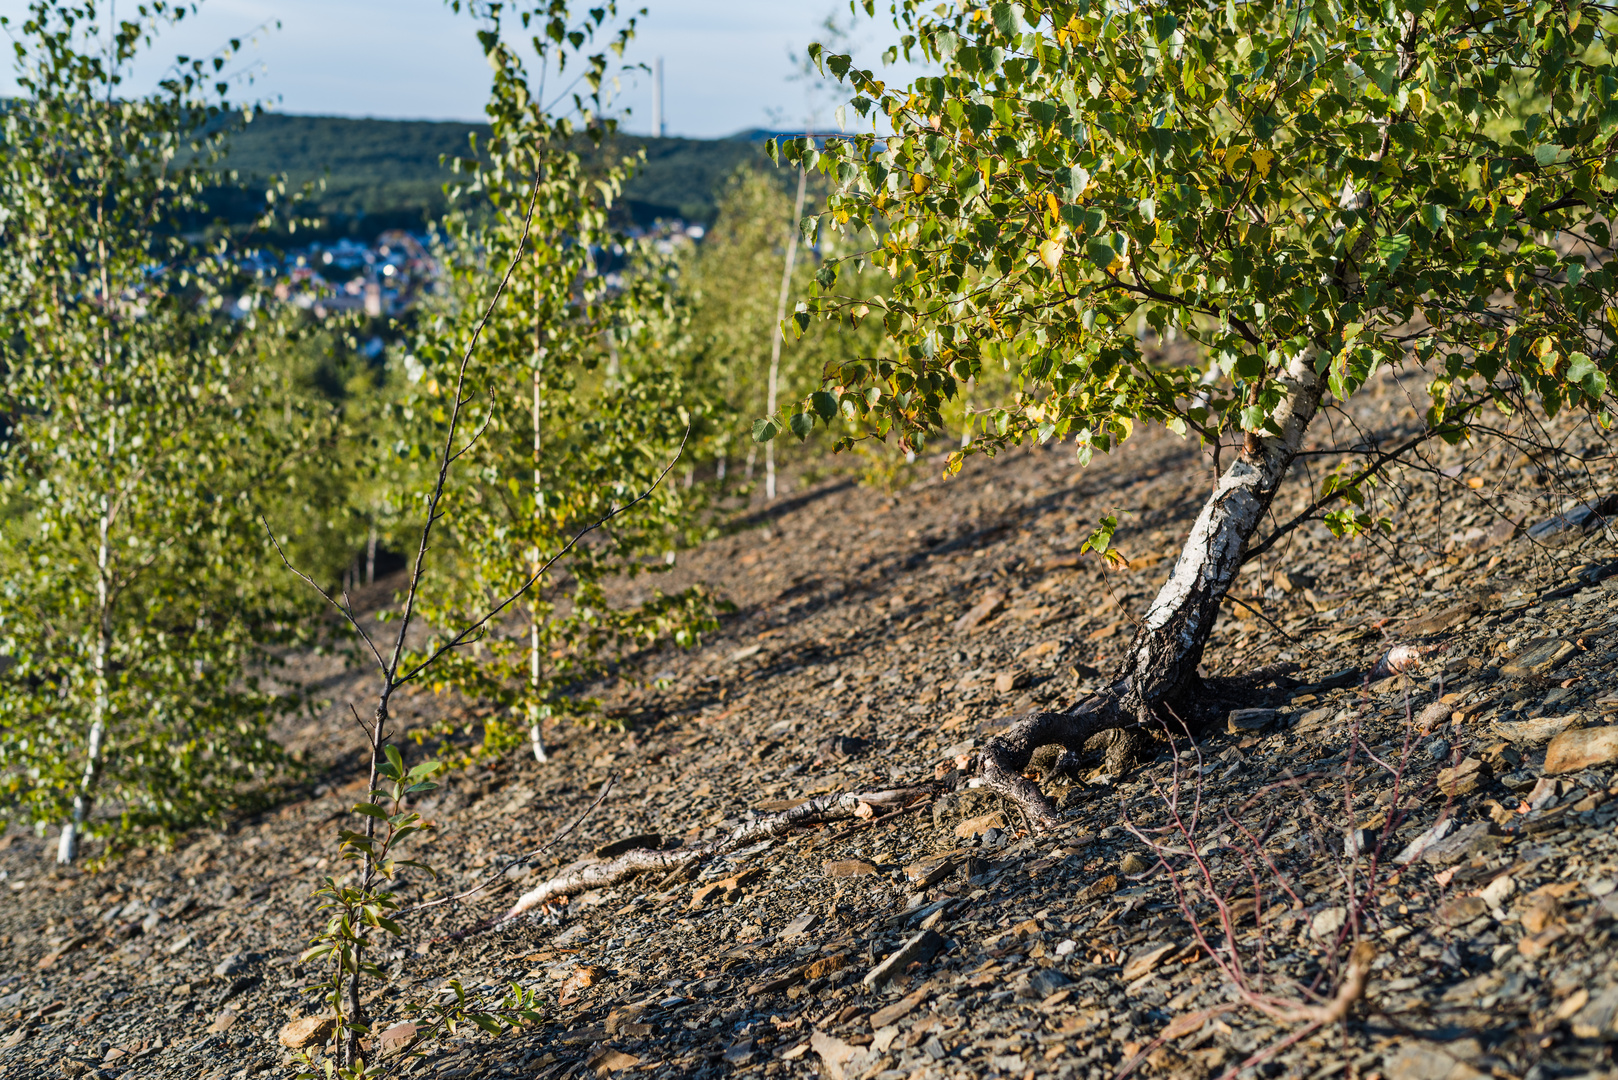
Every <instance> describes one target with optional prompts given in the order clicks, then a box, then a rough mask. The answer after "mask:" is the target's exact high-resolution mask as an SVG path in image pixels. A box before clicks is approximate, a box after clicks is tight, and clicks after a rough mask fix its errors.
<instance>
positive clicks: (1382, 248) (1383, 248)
mask: <svg viewBox="0 0 1618 1080" xmlns="http://www.w3.org/2000/svg"><path fill="white" fill-rule="evenodd" d="M1376 250H1377V254H1378V255H1380V256H1381V257H1382V265H1383V266H1385V267H1387V271H1388V273H1389V274H1390V275H1392V274H1394V273H1395V272H1397V271H1398V269H1399V264H1400V263H1402V262H1404V260H1405V256H1406V255H1408V254H1410V237H1409V236H1408V235H1406V234H1405V233H1399V234H1398V235H1397V236H1379V237H1377V241H1376Z"/></svg>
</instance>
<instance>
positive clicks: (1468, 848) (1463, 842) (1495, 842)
mask: <svg viewBox="0 0 1618 1080" xmlns="http://www.w3.org/2000/svg"><path fill="white" fill-rule="evenodd" d="M1504 845H1505V840H1504V839H1503V838H1501V837H1498V836H1494V835H1492V834H1491V833H1490V832H1489V823H1488V822H1486V821H1474V822H1472V823H1471V824H1470V825H1466V826H1463V827H1461V828H1460V829H1457V830H1456V831H1455V833H1454V834H1453V835H1450V836H1446V837H1444V839H1442V840H1440V841H1438V842H1437V843H1435V844H1432V845H1431V846H1429V847H1428V848H1427V850H1425V851H1423V852H1422V853H1421V861H1422V862H1429V863H1436V864H1437V865H1439V866H1447V865H1449V864H1450V863H1453V862H1460V861H1461V860H1462V859H1469V858H1471V857H1472V856H1474V855H1480V854H1483V853H1485V852H1488V851H1493V850H1496V849H1498V848H1500V847H1503V846H1504Z"/></svg>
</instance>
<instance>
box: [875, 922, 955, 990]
mask: <svg viewBox="0 0 1618 1080" xmlns="http://www.w3.org/2000/svg"><path fill="white" fill-rule="evenodd" d="M943 948H944V939H943V938H942V937H940V936H939V935H938V934H936V933H934V932H933V931H931V930H923V931H922V932H921V933H919V934H917V935H916V936H914V937H912V938H911V939H910V940H908V941H906V942H905V943H904V944H903V945H901V946H899V947H898V948H897V949H895V950H894V952H893V955H891V956H889V957H888V958H887V959H886V960H884V961H882V962H881V963H880V964H878V965H877V966H876V967H874V968H872V969H871V970H870V971H868V972H866V975H865V978H864V979H863V980H861V981H862V982H863V983H864V984H865V985H866V986H871V987H880V986H884V985H886V984H887V982H888V980H890V979H892V978H893V977H894V976H895V975H897V974H899V973H900V972H902V971H904V969H905V968H907V967H909V966H910V965H911V964H914V963H923V964H925V963H926V962H927V961H929V960H931V959H932V958H933V957H935V956H937V955H938V954H939V952H940V951H942V950H943Z"/></svg>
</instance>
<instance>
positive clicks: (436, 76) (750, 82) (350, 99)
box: [0, 0, 896, 137]
mask: <svg viewBox="0 0 1618 1080" xmlns="http://www.w3.org/2000/svg"><path fill="white" fill-rule="evenodd" d="M123 2H124V3H125V4H126V5H127V6H128V7H129V8H130V9H133V7H134V0H123ZM642 3H644V6H646V7H647V8H648V14H647V16H646V17H645V18H644V19H643V20H642V21H641V32H640V34H639V36H638V37H637V39H636V41H635V43H634V44H633V46H632V55H631V56H630V57H629V59H631V60H634V61H640V62H644V63H645V64H646V65H647V66H648V67H650V66H651V64H652V61H653V59H654V58H655V57H658V56H661V57H663V63H664V87H665V97H664V101H665V105H664V109H665V120H666V123H667V128H668V133H669V134H670V135H687V136H698V137H712V136H719V135H729V134H731V133H733V132H736V131H740V130H743V129H746V128H752V127H764V126H773V124H775V123H777V122H778V123H780V124H782V125H784V126H789V127H796V126H799V125H800V124H802V123H803V118H804V114H805V113H806V111H807V106H806V102H805V93H804V86H803V84H802V83H801V82H792V81H790V76H791V75H792V74H793V73H794V63H793V59H792V57H794V56H800V55H802V53H803V50H804V47H805V46H807V45H808V43H809V42H810V41H812V40H816V39H817V38H820V37H822V36H823V31H822V29H821V26H822V23H823V22H824V20H825V19H826V17H827V16H828V15H830V14H832V13H834V12H837V13H840V14H841V16H842V17H843V18H844V19H845V20H846V18H847V12H848V5H847V2H846V0H795V2H788V0H642ZM578 6H579V7H580V8H581V9H582V8H583V7H584V6H586V5H585V3H583V2H581V3H580V4H579V5H578ZM629 6H630V7H633V6H636V5H633V4H632V5H629ZM463 7H464V5H463ZM25 10H26V5H25V4H24V3H23V0H0V14H5V15H9V16H10V17H11V18H12V21H13V23H14V24H15V23H16V22H17V21H19V17H20V16H21V15H22V14H23V13H24V11H25ZM277 20H279V22H280V29H274V28H273V24H274V23H275V22H276V21H277ZM266 24H269V25H270V26H271V28H269V29H265V30H264V31H263V32H261V33H259V34H258V35H257V41H256V44H252V45H246V44H245V43H244V50H243V54H242V55H241V57H240V58H239V61H240V63H241V65H242V66H244V67H246V66H250V67H253V68H256V69H258V74H257V77H256V81H255V83H254V85H253V86H252V87H250V88H242V89H240V90H238V91H236V92H235V93H234V94H233V96H234V97H235V98H236V99H237V100H247V99H251V98H255V97H258V98H265V99H270V100H272V101H273V100H274V99H276V98H279V102H278V103H277V104H276V106H275V107H276V108H277V109H278V110H279V111H283V112H289V113H314V114H322V115H338V116H375V117H391V118H410V119H432V120H470V119H477V118H480V117H481V114H482V110H483V100H484V97H485V94H486V91H487V87H488V67H487V66H486V65H485V64H484V62H483V56H482V52H481V51H480V49H479V48H478V44H477V39H476V37H475V31H474V26H473V22H472V20H471V19H470V18H469V17H468V16H467V15H466V14H464V13H463V14H461V15H455V14H453V13H452V12H451V11H450V10H449V5H448V4H447V3H445V2H443V0H205V2H204V3H203V4H202V10H201V13H200V15H199V16H198V17H197V18H195V19H187V20H185V21H184V23H182V24H181V26H180V27H179V28H176V29H174V30H172V31H170V32H168V33H166V34H164V35H163V36H162V37H160V38H159V39H158V41H157V44H156V48H155V53H156V55H158V56H161V57H164V58H165V61H166V60H167V59H168V58H172V57H173V56H174V55H175V54H177V53H189V54H191V55H207V54H210V53H212V52H213V51H214V49H216V48H217V47H218V46H219V45H221V44H222V43H223V42H225V41H226V40H227V39H229V38H230V37H232V36H246V35H248V34H250V33H251V32H252V31H253V30H254V28H256V27H260V26H263V25H266ZM859 36H860V37H861V38H863V39H864V40H865V41H867V42H870V43H871V44H870V45H869V46H867V47H866V48H864V49H862V50H861V58H862V60H863V62H865V63H874V62H875V58H876V55H877V53H878V52H879V51H880V46H878V45H876V44H875V43H876V42H878V41H880V42H881V43H882V44H886V42H887V40H888V38H889V37H890V36H896V35H895V34H894V32H893V31H892V29H891V27H886V26H871V25H869V24H868V25H867V26H866V27H865V28H864V29H863V30H862V31H861V32H860V35H859ZM5 51H6V53H7V55H8V57H9V54H10V49H9V48H7V49H6V50H5ZM161 66H163V65H160V64H157V63H150V64H145V65H142V66H141V67H140V68H139V69H137V72H136V76H135V79H134V80H133V81H134V88H135V89H138V90H146V89H149V88H150V87H151V85H152V83H153V82H155V80H156V78H157V77H158V74H159V68H160V67H161ZM14 86H15V83H14V81H13V78H12V70H11V66H10V64H9V63H6V64H5V67H4V70H3V71H0V94H3V93H6V92H9V91H10V90H11V89H12V88H13V87H14ZM824 100H825V99H822V101H824ZM618 103H619V104H620V105H621V106H626V107H628V108H629V109H631V110H632V115H631V116H630V117H629V118H628V119H627V121H626V123H625V127H626V128H627V129H628V130H630V131H635V132H649V131H650V130H651V123H652V92H651V76H650V75H648V74H644V73H637V72H630V73H627V74H626V75H625V76H624V79H623V87H622V93H621V96H620V98H619V102H618ZM822 113H823V115H822V118H821V122H822V123H830V110H829V109H827V108H825V106H824V105H822ZM772 117H773V118H774V119H772Z"/></svg>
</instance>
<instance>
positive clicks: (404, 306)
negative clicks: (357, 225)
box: [230, 218, 706, 319]
mask: <svg viewBox="0 0 1618 1080" xmlns="http://www.w3.org/2000/svg"><path fill="white" fill-rule="evenodd" d="M626 235H628V236H629V237H630V238H631V239H633V240H647V241H650V242H651V243H652V244H653V245H654V247H655V248H656V250H657V251H658V252H659V253H661V254H664V255H672V254H674V253H675V251H676V250H677V249H678V248H680V247H681V246H688V245H694V244H697V243H699V242H701V240H702V238H703V237H704V236H705V235H706V229H705V228H704V227H703V226H702V225H700V224H687V223H686V222H684V221H682V220H680V219H678V218H675V219H671V220H662V219H659V220H657V221H655V222H653V223H652V224H651V225H650V226H649V227H643V226H640V225H631V226H629V228H628V229H627V230H626ZM592 251H593V254H594V255H595V260H596V266H597V267H598V268H599V270H600V272H601V273H602V274H603V276H604V277H605V278H606V280H607V284H608V285H609V286H612V287H617V286H618V285H619V284H620V283H621V280H622V279H621V274H622V271H623V266H624V261H625V260H624V254H625V252H624V248H623V247H622V246H620V245H617V244H614V245H613V246H612V247H611V248H593V249H592ZM240 266H241V268H242V269H243V270H244V271H246V272H248V273H250V274H252V275H253V276H254V277H256V278H258V279H259V280H260V281H268V282H273V285H272V286H271V293H272V295H273V296H274V297H275V299H276V300H278V301H280V302H282V303H290V304H294V305H296V306H297V307H300V308H302V309H304V310H305V311H308V312H310V313H311V314H312V315H314V316H315V317H316V318H322V319H323V318H325V317H326V316H327V315H331V314H336V313H339V312H359V313H361V314H363V315H365V316H366V317H367V318H372V319H381V318H392V317H396V316H398V315H402V314H404V313H405V312H407V311H409V310H410V309H411V308H412V307H414V306H415V305H416V304H418V303H420V302H421V301H422V300H423V299H424V298H425V297H427V296H430V295H432V294H433V293H434V292H435V291H436V290H437V288H438V285H439V278H440V276H441V272H442V270H441V267H440V266H439V262H438V260H437V258H436V257H435V256H434V254H433V251H432V239H431V238H430V237H429V236H428V235H427V234H425V233H418V232H412V231H408V230H404V229H389V230H387V231H385V232H383V233H381V234H380V235H378V236H377V238H376V239H375V240H374V241H372V242H371V243H370V244H363V243H360V242H358V241H355V240H350V239H341V240H336V241H334V242H332V243H329V244H328V243H312V244H309V245H307V246H305V247H300V248H294V249H291V250H289V251H287V252H286V254H285V255H284V256H277V255H275V254H274V253H271V252H266V251H257V252H254V253H253V254H252V255H249V256H247V257H245V258H244V259H242V261H241V263H240ZM253 303H254V301H253V299H252V297H251V296H250V295H246V294H244V295H242V296H241V297H239V298H238V299H237V300H236V301H235V303H234V304H232V305H231V308H230V310H231V313H232V314H233V315H236V316H238V317H240V316H242V315H245V314H246V313H247V312H249V311H251V310H252V307H253Z"/></svg>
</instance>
